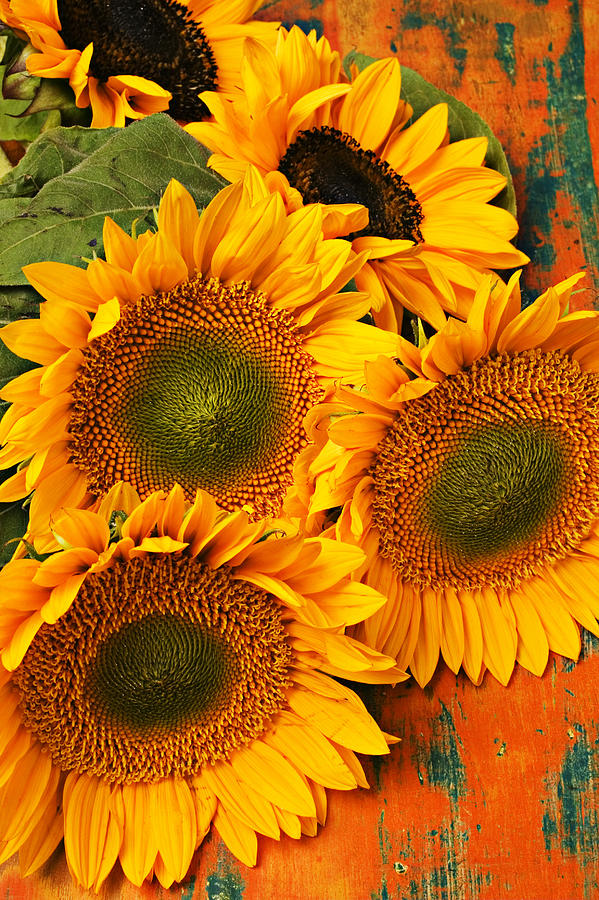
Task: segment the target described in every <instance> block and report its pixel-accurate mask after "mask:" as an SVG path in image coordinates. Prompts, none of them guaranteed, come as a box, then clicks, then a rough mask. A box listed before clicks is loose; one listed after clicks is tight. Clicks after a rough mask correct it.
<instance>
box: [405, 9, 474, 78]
mask: <svg viewBox="0 0 599 900" xmlns="http://www.w3.org/2000/svg"><path fill="white" fill-rule="evenodd" d="M426 25H433V26H434V27H435V28H438V29H439V31H440V32H441V34H442V35H443V37H444V40H445V46H446V47H447V52H448V53H449V55H450V57H451V58H452V59H453V61H454V63H455V67H456V69H457V71H458V72H459V75H460V79H461V78H462V75H463V74H464V69H465V68H466V58H467V56H468V50H467V49H466V47H465V44H464V39H463V38H462V35H461V34H460V32H459V30H458V28H457V27H456V20H455V19H454V18H450V17H449V16H437V15H435V13H433V12H429V11H427V12H416V11H415V10H410V12H407V13H404V15H403V16H402V17H401V24H400V27H401V29H402V30H404V31H408V30H416V31H418V30H420V29H421V28H424V27H425V26H426Z"/></svg>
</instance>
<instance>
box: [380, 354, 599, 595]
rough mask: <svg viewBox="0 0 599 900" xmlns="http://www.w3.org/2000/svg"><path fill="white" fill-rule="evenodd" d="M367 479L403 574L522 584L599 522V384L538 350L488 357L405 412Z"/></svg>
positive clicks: (598, 378)
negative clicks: (520, 582)
mask: <svg viewBox="0 0 599 900" xmlns="http://www.w3.org/2000/svg"><path fill="white" fill-rule="evenodd" d="M371 474H372V476H373V478H374V484H375V500H374V504H373V520H374V524H375V526H376V528H377V530H378V532H379V540H380V550H381V553H382V555H383V556H384V557H386V558H388V559H390V561H391V563H392V565H393V567H394V568H395V569H396V571H398V572H399V573H400V574H401V575H402V577H404V578H406V579H407V580H410V581H412V582H413V583H415V584H416V585H418V586H419V587H424V586H426V585H430V586H432V587H442V586H446V585H452V586H454V587H456V588H464V589H468V590H470V589H475V588H482V587H484V586H485V585H493V586H495V587H498V586H506V587H507V586H514V585H516V584H518V582H519V581H521V580H522V579H523V578H526V577H529V576H530V575H532V574H534V573H535V572H538V571H539V570H540V569H541V568H542V567H543V566H544V565H546V564H547V563H549V562H552V561H554V560H556V559H559V558H561V557H563V556H564V555H565V554H566V553H568V552H570V551H571V550H572V549H573V548H575V547H576V546H577V545H578V544H579V542H580V540H581V539H582V538H583V537H584V536H586V534H588V532H589V529H590V526H591V523H592V522H593V520H594V519H596V517H597V515H598V514H599V375H597V374H595V373H588V372H583V371H582V370H581V369H580V366H579V365H578V363H576V362H574V361H573V360H571V359H570V358H569V357H566V356H563V355H561V354H559V353H545V352H542V351H540V350H529V351H525V352H522V353H518V354H516V355H513V356H512V355H507V354H504V355H500V356H497V357H494V358H487V359H484V360H481V361H480V362H477V363H475V364H474V365H473V366H472V368H471V369H469V370H468V371H466V372H462V373H460V374H459V375H457V376H455V377H452V378H449V379H448V380H447V381H445V382H442V383H441V384H440V385H439V386H438V387H436V388H434V389H433V390H432V391H430V392H429V393H428V394H426V395H425V396H424V397H422V398H420V399H418V400H415V401H412V402H410V403H409V404H406V405H405V407H404V408H403V409H402V410H400V411H399V412H398V414H397V416H396V419H395V421H394V424H393V426H392V427H391V428H390V429H389V431H388V433H387V435H386V437H385V438H384V439H383V441H382V442H381V443H380V445H379V450H378V456H377V461H376V463H375V464H374V465H373V466H372V469H371Z"/></svg>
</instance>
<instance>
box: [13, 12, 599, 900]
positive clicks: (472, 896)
mask: <svg viewBox="0 0 599 900" xmlns="http://www.w3.org/2000/svg"><path fill="white" fill-rule="evenodd" d="M223 2H225V0H223ZM262 17H263V18H270V19H275V18H277V19H282V20H283V21H285V22H286V23H291V22H293V21H295V20H301V21H302V23H303V25H304V27H306V28H308V27H310V26H312V27H316V28H318V29H323V28H324V30H325V32H326V34H327V35H328V36H329V38H330V39H331V40H332V41H333V43H334V44H336V46H338V47H339V48H340V49H341V50H342V51H343V52H344V53H346V52H347V51H349V50H350V49H352V48H357V49H359V50H361V51H362V52H364V53H367V54H370V55H373V56H383V55H387V54H389V53H391V52H397V54H398V56H399V59H400V61H401V62H402V63H404V64H406V65H408V66H410V67H411V68H414V69H417V70H418V71H419V72H420V73H421V74H422V75H423V76H424V77H426V78H428V79H429V80H430V81H432V82H434V83H435V84H437V85H438V86H439V87H441V88H444V89H445V90H447V91H449V92H451V93H453V94H455V95H456V96H457V97H458V98H459V99H461V100H464V101H465V102H466V103H468V104H469V105H470V106H472V107H474V108H475V109H476V110H477V111H478V112H479V113H480V114H481V115H482V116H483V117H484V118H485V119H486V120H487V121H488V122H489V123H490V124H491V126H492V127H493V129H494V130H495V133H496V134H497V135H498V137H499V138H500V139H501V141H502V143H503V144H504V146H505V149H506V152H507V155H508V159H509V161H510V165H511V166H512V171H513V174H514V180H515V185H516V191H517V196H518V203H519V217H520V222H521V232H520V246H521V247H522V248H523V249H524V250H525V251H526V252H528V253H529V255H530V256H531V259H532V263H531V265H530V266H529V267H528V269H527V271H526V273H525V276H524V284H525V287H526V289H527V291H528V293H529V295H530V296H536V294H538V293H539V292H540V291H541V290H543V289H544V288H545V287H547V286H548V285H549V284H551V283H553V282H554V281H557V280H559V279H560V278H563V277H566V276H567V275H570V274H572V273H573V272H575V271H577V270H578V269H579V268H581V267H587V268H588V270H589V277H588V279H587V292H586V294H585V295H581V296H580V297H579V298H578V299H577V303H578V305H586V306H592V305H593V304H594V302H595V299H596V298H597V294H598V291H599V241H598V240H597V237H598V235H597V232H598V223H597V209H598V204H597V187H596V184H597V180H598V177H599V173H598V172H597V169H596V168H595V170H594V166H595V167H597V166H598V165H599V164H598V163H597V160H599V120H598V117H597V103H596V98H597V96H598V95H599V62H598V49H597V48H598V42H597V34H598V29H599V8H598V6H597V4H596V3H593V2H588V3H587V4H583V3H582V2H578V0H570V2H569V3H567V4H565V3H563V2H561V0H506V2H500V3H491V2H488V0H462V2H458V0H444V2H441V0H406V2H403V3H402V2H400V0H323V2H321V3H319V2H318V0H305V2H300V0H280V2H277V3H274V4H272V5H270V6H268V8H267V9H266V10H265V11H264V12H263V13H262ZM597 646H598V645H597V643H596V642H595V641H594V640H593V639H590V638H588V637H586V638H585V641H584V654H583V655H584V658H583V659H582V660H581V661H580V662H579V663H578V664H577V665H573V664H570V663H568V662H566V661H564V660H562V659H561V658H559V657H552V659H551V661H550V664H549V666H548V669H547V671H546V673H545V675H544V677H543V678H540V679H539V678H535V677H533V676H532V675H529V674H528V673H527V672H525V671H522V670H517V671H516V672H515V674H514V676H513V677H512V680H511V682H510V684H509V686H508V688H507V689H505V688H503V687H501V686H500V685H499V684H497V683H496V682H495V681H494V680H493V679H492V678H491V677H490V676H489V675H487V676H486V678H485V681H484V682H483V685H482V686H481V687H480V688H475V687H473V686H472V685H471V684H470V683H469V682H468V681H467V680H466V679H465V678H463V677H462V676H459V677H457V678H456V677H455V676H454V675H452V674H451V673H450V672H448V671H447V670H440V671H439V672H438V673H437V675H436V676H435V678H434V679H433V681H432V683H431V684H430V685H429V687H427V689H426V690H424V691H423V690H421V689H420V688H419V687H418V686H417V685H415V684H411V683H407V684H404V685H401V686H399V687H398V688H397V689H395V690H392V689H382V690H381V689H368V690H366V691H364V692H363V696H364V697H365V700H366V702H367V704H368V706H369V708H370V709H371V711H372V712H373V714H374V715H375V716H377V718H378V719H379V720H380V722H381V724H382V726H383V727H384V728H385V729H387V730H388V731H392V732H395V733H396V734H398V735H400V736H401V737H402V739H403V740H402V743H401V744H399V745H398V746H396V747H395V748H393V751H392V753H391V755H390V756H389V757H387V758H385V759H384V760H382V761H380V762H378V761H367V762H366V768H367V774H368V775H369V778H370V782H371V785H372V790H371V791H370V792H365V791H354V792H351V793H349V794H343V793H341V792H335V791H331V792H329V796H330V813H329V820H328V823H327V825H326V827H325V828H324V829H322V830H321V832H320V834H319V836H318V837H317V838H316V839H310V838H304V839H302V840H301V841H299V842H296V841H292V840H290V839H283V840H282V841H281V842H280V843H276V842H274V841H270V840H268V839H266V838H264V839H262V840H261V843H260V853H259V864H258V866H257V868H256V869H254V870H248V869H246V868H244V867H243V866H242V865H241V864H238V863H237V862H235V861H234V860H233V859H232V857H231V856H230V854H229V853H228V852H227V851H226V850H225V849H224V847H223V845H222V843H221V842H220V841H219V839H218V836H216V835H213V836H211V837H210V838H209V839H208V840H207V841H206V842H205V844H204V845H203V847H202V848H201V850H200V852H199V853H198V854H197V855H196V858H195V859H194V864H193V866H192V870H191V873H190V878H189V879H188V881H187V882H185V883H184V884H183V885H182V886H180V887H177V888H173V889H172V890H171V891H163V890H162V889H161V888H159V887H158V886H156V885H149V886H144V888H142V889H141V890H137V889H135V888H132V887H131V886H129V885H128V884H127V883H126V882H124V881H123V879H122V876H120V874H118V872H117V873H115V874H114V875H113V876H111V878H110V879H109V881H108V883H107V886H106V887H105V888H104V889H103V892H102V893H103V896H106V897H111V898H112V897H114V898H122V900H130V898H138V897H140V898H143V900H154V898H157V897H163V896H165V897H166V896H169V897H176V898H181V900H191V898H194V900H196V898H197V900H204V898H208V900H270V898H273V900H549V898H552V900H579V898H586V900H594V898H597V897H599V885H598V881H599V872H598V858H599V829H598V809H599V807H598V791H599V732H598V727H597V722H598V719H599V712H598V710H599V702H598V701H599V653H598V652H597ZM0 896H2V897H8V898H11V900H41V898H48V900H50V898H52V900H54V898H69V900H70V898H79V897H84V896H86V895H85V894H84V892H81V891H79V890H77V889H74V888H73V887H72V886H71V883H70V879H69V876H68V872H67V870H66V865H65V862H64V856H63V855H62V854H61V853H60V852H58V853H57V854H55V856H54V857H53V858H52V860H51V861H50V862H49V863H48V864H47V865H46V866H45V867H44V868H43V869H42V870H41V872H39V873H38V874H36V875H35V876H33V877H32V878H30V879H28V880H27V881H24V882H22V881H20V879H19V876H18V867H17V863H16V860H11V861H9V862H8V863H7V864H5V866H4V867H3V868H2V869H0Z"/></svg>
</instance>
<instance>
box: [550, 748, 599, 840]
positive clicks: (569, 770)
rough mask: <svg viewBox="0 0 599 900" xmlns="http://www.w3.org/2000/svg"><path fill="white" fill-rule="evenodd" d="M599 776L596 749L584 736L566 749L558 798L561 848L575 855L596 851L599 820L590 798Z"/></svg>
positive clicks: (598, 837) (594, 805)
mask: <svg viewBox="0 0 599 900" xmlns="http://www.w3.org/2000/svg"><path fill="white" fill-rule="evenodd" d="M597 774H599V757H598V756H597V747H596V746H594V747H593V746H591V745H590V744H589V741H588V738H587V735H586V732H585V733H584V734H583V735H581V737H580V738H579V739H578V740H577V741H576V743H575V744H573V745H572V746H571V747H569V748H568V750H567V751H566V754H565V756H564V762H563V765H562V771H561V777H560V780H559V782H558V785H557V797H558V801H559V805H560V809H561V817H560V818H561V832H562V834H561V844H562V847H563V848H564V849H565V850H566V851H567V852H568V853H572V854H574V855H585V854H592V855H593V856H594V857H595V856H596V853H597V851H598V850H599V833H598V828H597V826H598V825H599V816H598V813H597V807H596V803H595V802H593V801H594V800H596V798H595V797H593V784H594V779H595V778H596V777H597Z"/></svg>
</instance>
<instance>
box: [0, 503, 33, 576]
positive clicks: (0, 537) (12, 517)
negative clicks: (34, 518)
mask: <svg viewBox="0 0 599 900" xmlns="http://www.w3.org/2000/svg"><path fill="white" fill-rule="evenodd" d="M26 530H27V512H26V510H24V509H23V501H22V500H16V501H15V502H14V503H0V568H2V566H4V565H6V563H7V562H8V561H9V560H10V558H11V556H12V555H13V553H14V552H15V550H16V549H17V540H16V539H17V538H21V537H23V535H24V534H25V531H26Z"/></svg>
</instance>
